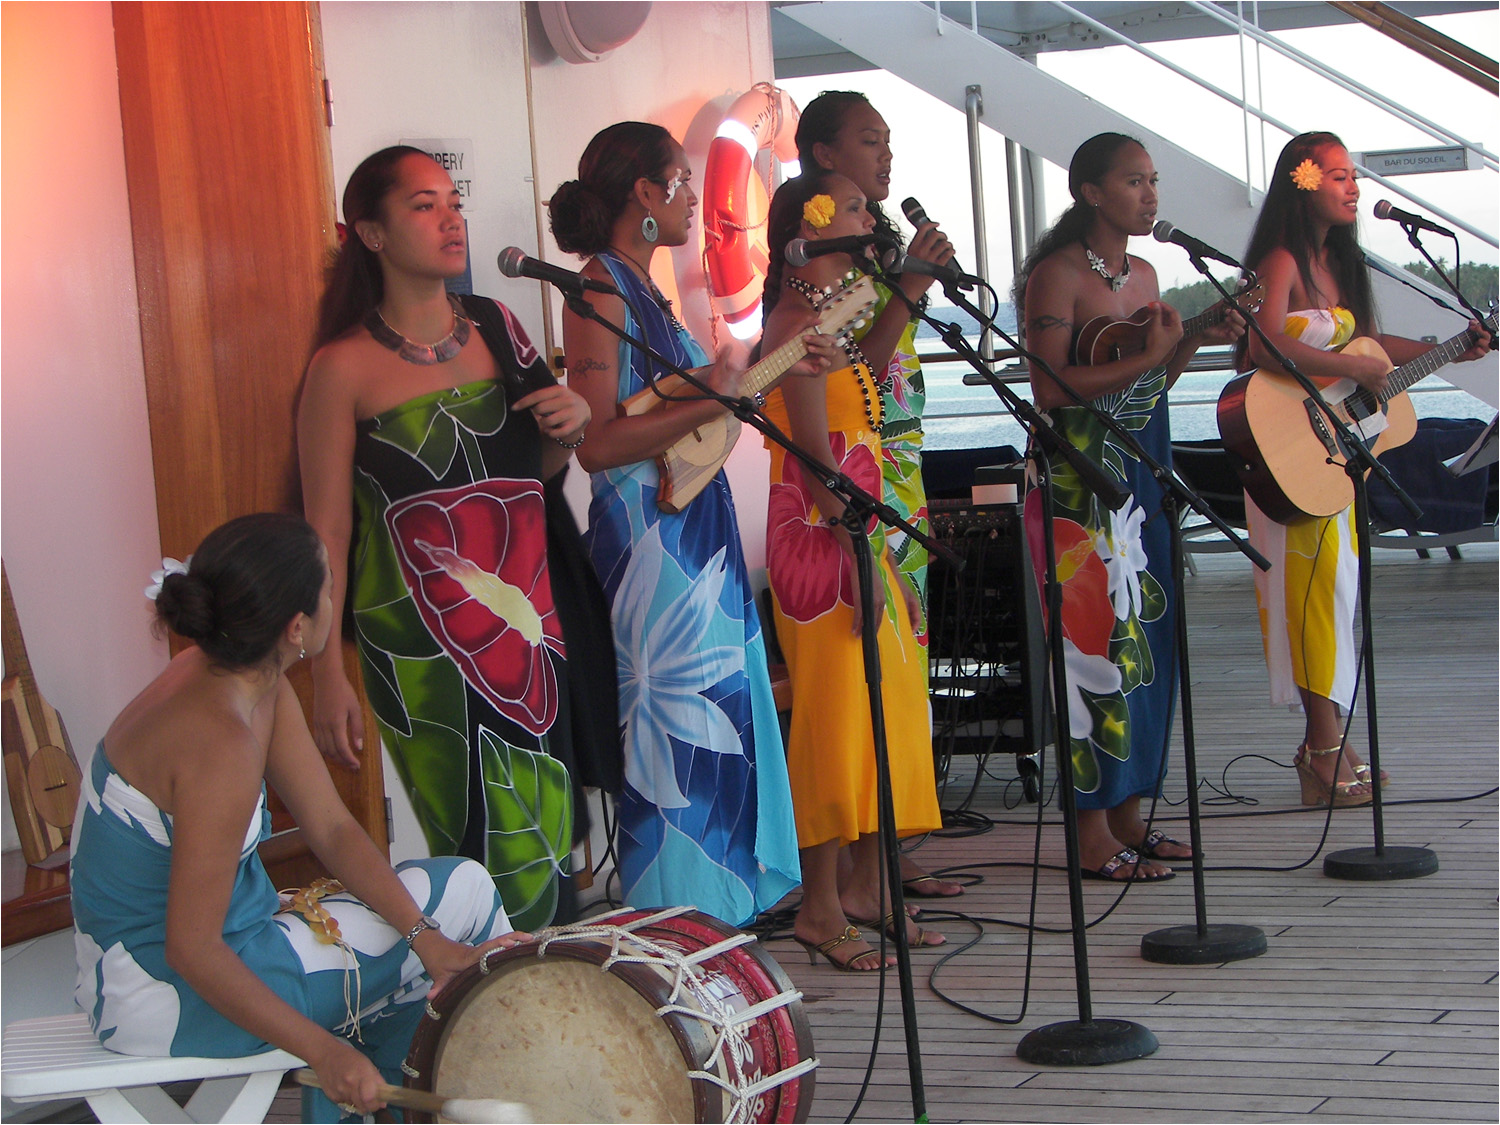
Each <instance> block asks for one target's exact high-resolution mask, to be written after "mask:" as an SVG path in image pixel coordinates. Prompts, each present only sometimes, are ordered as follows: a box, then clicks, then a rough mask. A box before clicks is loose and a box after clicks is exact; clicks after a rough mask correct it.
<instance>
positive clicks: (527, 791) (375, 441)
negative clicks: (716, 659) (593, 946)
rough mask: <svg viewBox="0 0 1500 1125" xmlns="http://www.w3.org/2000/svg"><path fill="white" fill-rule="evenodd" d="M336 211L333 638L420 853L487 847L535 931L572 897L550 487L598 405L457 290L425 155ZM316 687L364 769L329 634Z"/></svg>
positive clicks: (318, 380) (321, 332)
mask: <svg viewBox="0 0 1500 1125" xmlns="http://www.w3.org/2000/svg"><path fill="white" fill-rule="evenodd" d="M343 206H344V217H345V220H346V222H347V224H348V237H347V240H346V242H345V244H344V246H343V248H342V249H341V250H340V252H339V257H338V260H337V262H336V263H335V265H334V268H333V271H332V273H331V275H330V279H329V284H328V288H327V290H326V291H325V293H324V296H323V301H322V305H321V308H320V310H319V325H318V332H317V337H316V340H315V345H314V349H315V350H314V354H313V357H312V361H311V363H310V364H309V366H308V371H307V379H306V383H305V385H304V387H303V392H302V400H301V403H300V406H299V411H298V420H297V430H298V449H299V454H300V460H301V469H302V490H303V500H304V505H305V508H306V512H307V517H308V519H309V521H310V522H311V523H312V524H313V526H314V527H316V528H317V529H318V532H319V534H320V535H321V536H322V537H323V540H324V543H325V544H326V545H327V548H328V554H329V558H330V559H335V560H340V559H346V558H347V559H349V560H350V565H349V568H348V571H347V573H346V572H345V568H344V567H341V566H335V567H334V568H333V570H334V588H333V604H334V609H335V619H334V636H333V638H332V640H333V641H334V642H337V641H338V639H339V632H340V630H341V628H342V627H345V626H346V625H348V624H351V623H352V627H353V629H354V636H355V640H356V641H357V643H358V647H359V654H360V660H361V665H362V668H363V671H364V683H365V690H366V693H367V694H368V697H369V700H370V705H371V708H372V710H373V711H374V712H375V715H376V717H377V719H378V720H379V723H380V728H381V735H382V737H383V738H384V741H385V744H386V747H387V748H388V749H389V750H390V753H391V757H392V759H393V761H394V762H395V765H396V770H397V773H398V774H399V775H400V778H401V782H402V784H403V785H404V786H405V788H406V790H407V792H408V794H409V795H410V797H411V801H412V807H413V810H414V811H415V813H416V816H417V819H418V821H419V822H420V824H421V826H422V830H423V832H424V834H425V835H426V838H427V844H428V846H429V848H430V849H431V851H432V853H433V854H434V855H453V854H457V855H463V856H469V857H472V858H475V859H478V860H480V861H482V862H483V863H484V864H485V866H486V867H487V868H488V869H489V871H490V873H491V874H492V875H493V876H494V878H495V883H496V886H497V887H498V888H499V890H500V894H501V897H502V899H503V900H504V902H505V906H506V909H507V911H508V912H509V913H510V916H511V918H512V919H513V920H514V921H515V922H516V924H517V925H521V926H523V927H525V928H532V927H536V926H540V925H545V924H546V923H547V922H549V921H550V920H551V919H552V917H553V915H554V913H555V912H556V910H557V908H558V903H559V896H560V895H561V894H563V893H565V891H566V880H565V879H564V876H565V875H566V874H567V868H568V857H569V853H570V851H571V848H572V844H573V792H572V789H573V786H572V783H571V780H570V776H569V767H568V763H569V761H570V758H571V749H572V747H571V726H570V723H569V722H568V721H566V719H567V716H568V704H569V700H568V684H567V677H566V675H565V666H564V658H565V646H564V643H563V637H562V631H561V628H560V627H559V625H558V620H557V611H556V607H555V605H554V603H553V593H552V587H551V583H550V580H549V575H548V568H547V540H546V533H545V518H546V517H545V514H544V500H543V487H542V482H543V481H545V480H547V479H549V478H550V477H551V476H553V475H554V474H556V473H558V472H560V471H561V470H562V469H563V467H564V466H565V465H566V463H567V460H568V458H569V456H570V450H571V449H573V448H576V447H577V446H578V445H579V444H581V442H582V441H583V437H584V432H585V428H586V426H587V425H588V422H589V418H590V414H589V409H588V405H587V403H585V402H584V400H583V399H582V398H581V397H580V396H579V395H577V394H575V393H574V392H572V391H570V390H568V389H566V388H565V387H562V386H560V385H558V384H557V382H556V381H555V380H554V379H553V378H552V376H551V375H550V373H549V372H548V371H547V367H546V363H545V361H544V360H543V359H542V358H541V357H540V356H539V355H538V353H537V350H536V348H535V347H533V346H532V344H531V342H530V341H529V340H528V339H527V337H526V334H525V332H524V331H523V330H522V328H521V326H520V325H519V324H518V323H517V322H516V320H515V318H514V317H513V316H512V315H511V314H510V312H509V311H508V310H506V309H504V308H503V307H502V306H498V305H496V304H495V303H494V302H490V301H486V300H484V299H479V298H466V299H465V302H463V303H460V302H459V301H457V300H456V299H454V298H450V297H449V295H448V293H447V292H446V289H445V286H444V283H445V282H446V281H447V280H448V279H449V278H452V277H455V276H458V275H459V274H461V273H462V272H463V270H464V268H465V265H466V263H467V240H466V231H465V227H464V222H463V217H462V215H461V213H460V210H459V196H458V192H457V191H456V190H455V189H454V186H453V181H452V180H451V179H450V178H449V176H448V174H447V173H446V172H445V171H444V170H443V169H442V168H441V167H440V166H439V165H438V164H437V163H436V162H434V161H433V160H432V159H431V158H430V157H428V156H427V155H426V154H425V153H423V152H421V151H420V150H418V149H414V148H409V147H406V146H396V147H393V148H388V149H383V150H381V151H380V152H377V153H375V154H374V155H373V156H371V157H369V158H367V159H366V160H365V161H364V162H363V163H362V164H361V165H360V166H359V167H358V168H357V169H356V170H355V172H354V174H353V175H352V176H351V177H350V180H349V184H348V187H347V188H346V189H345V192H344V200H343ZM476 324H477V325H479V327H480V331H478V332H475V331H473V328H474V326H475V325H476ZM428 341H433V342H431V343H429V342H428ZM351 547H352V551H351ZM346 602H347V605H348V607H349V611H350V612H349V613H348V614H346V613H345V609H344V607H345V604H346ZM313 684H314V691H315V695H314V706H313V734H314V737H315V739H316V740H317V743H318V748H319V749H320V750H321V751H322V752H323V754H324V755H325V756H326V757H327V758H329V759H330V760H331V761H335V762H339V763H342V764H343V765H345V766H347V767H349V768H358V763H359V759H358V756H357V755H358V753H359V752H360V751H361V750H362V749H363V746H364V740H363V735H364V731H363V729H362V723H361V720H360V712H359V706H358V702H357V697H356V695H355V692H354V689H353V687H352V686H351V685H350V683H349V680H348V678H347V676H346V675H345V672H344V668H343V663H342V659H341V655H340V646H339V645H338V644H337V643H330V644H329V645H328V647H327V648H326V649H325V650H324V652H323V654H322V655H320V656H319V657H317V658H315V659H314V661H313Z"/></svg>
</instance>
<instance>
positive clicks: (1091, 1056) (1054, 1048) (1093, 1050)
mask: <svg viewBox="0 0 1500 1125" xmlns="http://www.w3.org/2000/svg"><path fill="white" fill-rule="evenodd" d="M1159 1046H1161V1044H1160V1043H1158V1042H1157V1040H1156V1036H1155V1035H1153V1034H1151V1032H1150V1031H1149V1030H1147V1029H1146V1028H1144V1027H1142V1026H1141V1025H1140V1024H1138V1023H1131V1022H1130V1021H1129V1020H1068V1021H1066V1022H1064V1023H1049V1024H1047V1025H1046V1026H1045V1027H1039V1028H1037V1029H1036V1030H1035V1031H1028V1032H1027V1033H1026V1035H1025V1036H1023V1037H1022V1039H1021V1042H1019V1043H1018V1044H1016V1058H1018V1059H1020V1060H1021V1061H1022V1062H1029V1063H1035V1064H1036V1065H1038V1066H1103V1065H1104V1064H1105V1063H1117V1062H1129V1061H1130V1060H1131V1059H1143V1058H1145V1057H1146V1056H1147V1055H1150V1054H1155V1052H1156V1049H1157V1047H1159Z"/></svg>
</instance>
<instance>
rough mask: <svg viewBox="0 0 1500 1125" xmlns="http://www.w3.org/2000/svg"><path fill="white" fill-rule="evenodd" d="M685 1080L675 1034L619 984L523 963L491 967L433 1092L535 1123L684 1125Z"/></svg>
mask: <svg viewBox="0 0 1500 1125" xmlns="http://www.w3.org/2000/svg"><path fill="white" fill-rule="evenodd" d="M523 968H524V970H525V971H524V972H523V971H521V970H522V969H523ZM460 1030H461V1034H455V1032H457V1031H460ZM686 1070H687V1068H686V1065H685V1064H684V1061H683V1051H682V1048H681V1047H680V1046H679V1045H678V1042H677V1040H676V1038H675V1036H674V1035H673V1030H672V1027H671V1026H670V1025H669V1024H668V1023H666V1022H665V1021H663V1020H662V1019H660V1018H659V1017H658V1016H657V1014H656V1012H655V1010H654V1008H653V1007H652V1005H651V1004H649V1003H643V1002H642V997H641V995H640V993H639V992H638V991H637V990H636V988H635V987H633V986H632V985H631V984H629V983H627V982H626V981H624V980H622V979H621V978H620V977H619V976H617V975H615V974H612V973H606V972H601V970H600V968H599V966H598V965H596V964H590V963H588V962H584V961H576V960H571V959H568V958H564V957H548V958H546V959H541V960H537V959H519V960H510V961H507V962H506V963H504V964H500V965H496V966H495V967H494V968H493V969H492V970H491V971H490V975H489V976H488V977H487V978H486V979H485V980H484V981H483V982H482V984H481V986H480V987H477V988H474V989H472V990H470V992H469V993H468V995H467V996H465V997H464V999H463V1000H462V1001H461V1003H460V1004H459V1006H458V1007H457V1008H456V1009H455V1010H454V1011H453V1013H452V1014H451V1015H450V1016H449V1018H448V1020H447V1030H446V1031H445V1033H444V1035H443V1037H442V1040H441V1041H440V1043H439V1045H438V1049H437V1054H436V1061H435V1065H434V1066H433V1070H432V1088H433V1089H434V1090H440V1091H442V1093H443V1095H444V1096H445V1097H458V1098H503V1099H505V1100H506V1101H513V1102H521V1103H522V1104H524V1105H527V1106H529V1107H530V1109H531V1115H532V1117H533V1119H534V1120H537V1121H643V1122H644V1121H673V1122H677V1121H689V1122H690V1121H693V1120H695V1119H696V1114H695V1110H694V1105H693V1083H692V1081H691V1080H690V1079H689V1078H688V1077H687V1073H686Z"/></svg>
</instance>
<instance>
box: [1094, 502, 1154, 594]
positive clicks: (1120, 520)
mask: <svg viewBox="0 0 1500 1125" xmlns="http://www.w3.org/2000/svg"><path fill="white" fill-rule="evenodd" d="M1145 522H1146V513H1145V510H1144V509H1142V508H1141V507H1140V506H1139V505H1137V504H1136V502H1135V500H1134V499H1133V498H1131V499H1127V500H1126V501H1125V506H1124V507H1122V508H1120V509H1119V510H1118V511H1115V512H1110V513H1109V534H1108V535H1107V536H1104V537H1102V538H1101V540H1100V543H1099V555H1100V557H1101V558H1102V559H1103V560H1104V566H1105V569H1106V570H1107V571H1108V572H1109V597H1110V601H1111V602H1112V603H1113V604H1114V609H1115V617H1116V619H1118V620H1120V621H1127V620H1129V618H1130V615H1131V614H1139V613H1140V612H1141V573H1142V572H1143V571H1144V570H1145V569H1146V547H1145V544H1144V543H1143V542H1142V540H1141V526H1142V525H1143V524H1144V523H1145Z"/></svg>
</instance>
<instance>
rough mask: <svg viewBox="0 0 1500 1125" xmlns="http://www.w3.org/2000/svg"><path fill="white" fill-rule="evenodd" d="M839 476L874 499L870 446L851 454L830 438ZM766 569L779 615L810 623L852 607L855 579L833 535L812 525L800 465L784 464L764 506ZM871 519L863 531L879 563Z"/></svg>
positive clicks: (877, 485) (876, 484) (876, 483)
mask: <svg viewBox="0 0 1500 1125" xmlns="http://www.w3.org/2000/svg"><path fill="white" fill-rule="evenodd" d="M828 439H829V445H830V446H831V448H832V450H833V456H834V459H835V460H836V461H837V462H838V467H839V470H840V471H841V472H842V473H844V475H845V476H847V477H849V479H850V480H852V481H854V483H855V484H857V485H859V487H860V488H862V489H864V490H865V491H866V492H868V493H870V494H871V495H872V496H877V497H878V496H879V495H880V492H881V482H880V464H879V462H878V461H877V459H876V457H875V454H874V453H873V452H872V451H871V450H870V448H869V447H868V446H865V445H861V444H859V443H855V445H854V446H853V447H852V448H850V447H849V446H848V444H847V441H846V439H845V437H844V435H843V434H842V433H832V434H829V435H828ZM767 509H768V514H767V521H766V522H767V542H766V558H767V565H768V566H769V568H770V570H771V584H772V586H773V587H774V588H775V589H776V598H777V601H778V602H779V603H780V605H781V611H782V612H783V613H785V614H786V615H787V616H788V617H790V618H792V620H794V621H800V622H808V621H813V620H816V619H817V618H819V617H821V616H822V615H823V614H825V613H828V612H829V611H830V610H832V609H833V608H834V607H835V606H838V605H846V606H851V607H852V606H853V605H854V604H855V598H856V591H855V589H854V584H855V583H854V576H853V574H852V573H851V569H850V567H849V566H848V565H847V562H846V558H845V554H844V551H843V550H842V549H841V548H840V547H839V544H838V540H836V539H835V538H834V535H833V530H832V529H831V528H830V527H829V526H828V525H827V524H826V523H823V522H821V519H820V521H819V522H817V523H814V522H813V516H812V512H813V499H812V493H811V492H810V491H809V489H808V485H807V474H806V471H805V470H804V469H803V467H802V465H801V463H800V462H798V461H796V460H794V459H793V458H791V457H788V458H787V459H786V466H785V469H784V470H783V473H782V480H781V481H779V482H777V483H775V484H773V485H772V486H771V495H770V497H769V500H768V504H767ZM876 525H877V521H876V520H875V519H874V517H873V516H872V517H871V519H870V522H869V525H868V526H867V527H866V528H865V530H866V532H867V533H869V534H870V535H871V538H872V540H873V541H872V543H871V546H872V548H873V549H874V551H875V554H876V557H877V558H878V557H879V555H880V551H881V540H880V538H879V537H878V536H877V535H875V530H876Z"/></svg>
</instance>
